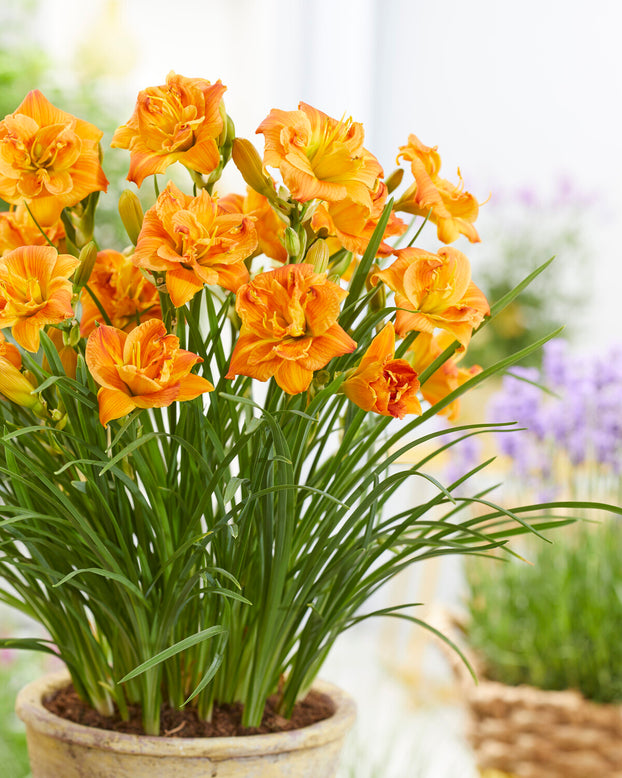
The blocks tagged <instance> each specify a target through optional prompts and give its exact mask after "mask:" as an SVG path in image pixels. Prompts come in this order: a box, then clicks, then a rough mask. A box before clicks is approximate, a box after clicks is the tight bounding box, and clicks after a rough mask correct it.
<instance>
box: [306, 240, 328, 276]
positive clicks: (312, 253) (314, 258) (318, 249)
mask: <svg viewBox="0 0 622 778" xmlns="http://www.w3.org/2000/svg"><path fill="white" fill-rule="evenodd" d="M329 260H330V252H329V250H328V246H327V244H326V241H325V240H322V239H321V238H319V239H318V240H316V241H315V243H314V244H313V245H312V246H311V248H310V249H309V251H307V256H306V257H305V261H306V262H308V263H309V264H310V265H313V268H314V270H315V272H316V273H325V272H326V271H327V269H328V262H329Z"/></svg>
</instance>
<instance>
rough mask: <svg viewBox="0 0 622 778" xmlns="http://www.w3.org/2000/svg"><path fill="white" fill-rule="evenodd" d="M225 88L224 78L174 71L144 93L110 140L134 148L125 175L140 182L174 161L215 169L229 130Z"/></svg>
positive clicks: (203, 170) (194, 167)
mask: <svg viewBox="0 0 622 778" xmlns="http://www.w3.org/2000/svg"><path fill="white" fill-rule="evenodd" d="M226 89H227V87H225V86H223V85H222V84H221V82H220V81H217V82H216V83H215V84H211V83H210V82H209V81H206V80H205V79H204V78H186V77H185V76H180V75H177V74H176V73H173V72H170V73H169V74H168V76H167V77H166V84H163V85H162V86H152V87H148V88H147V89H145V90H144V91H142V92H140V93H139V95H138V99H137V100H136V107H135V109H134V113H133V114H132V116H131V118H130V120H129V121H128V122H127V124H124V125H122V126H121V127H119V128H118V129H117V130H116V132H115V134H114V135H113V137H112V143H111V144H110V145H111V146H112V147H113V148H120V149H129V150H130V170H129V173H128V176H127V180H128V181H134V182H135V183H136V184H137V186H140V185H141V184H142V182H143V181H144V180H145V178H146V177H147V176H151V175H153V174H154V173H163V172H164V171H165V170H166V169H167V167H169V165H172V164H173V163H174V162H181V163H182V165H185V166H186V167H187V168H189V169H190V170H196V171H197V172H198V173H205V174H208V173H211V172H212V171H213V170H215V169H216V168H217V167H218V165H219V164H220V149H219V143H218V141H219V138H220V136H221V134H222V132H223V130H225V129H226V118H225V109H224V103H223V101H222V96H223V94H224V92H225V91H226Z"/></svg>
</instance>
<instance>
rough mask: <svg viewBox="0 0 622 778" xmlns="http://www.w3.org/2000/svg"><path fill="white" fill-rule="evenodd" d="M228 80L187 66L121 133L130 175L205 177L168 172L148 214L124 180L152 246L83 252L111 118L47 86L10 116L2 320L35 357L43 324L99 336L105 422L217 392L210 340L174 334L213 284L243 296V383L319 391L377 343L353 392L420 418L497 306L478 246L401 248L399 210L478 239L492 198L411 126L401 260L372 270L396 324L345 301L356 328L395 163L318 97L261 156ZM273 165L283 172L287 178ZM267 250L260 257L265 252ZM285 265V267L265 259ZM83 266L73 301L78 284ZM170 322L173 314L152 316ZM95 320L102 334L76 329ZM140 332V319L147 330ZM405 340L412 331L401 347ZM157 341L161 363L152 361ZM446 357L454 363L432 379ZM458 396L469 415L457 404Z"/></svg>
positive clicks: (67, 335) (117, 141) (273, 115)
mask: <svg viewBox="0 0 622 778" xmlns="http://www.w3.org/2000/svg"><path fill="white" fill-rule="evenodd" d="M224 92H225V87H224V86H223V85H222V84H221V83H220V82H216V83H215V84H212V83H210V82H209V81H206V80H204V79H200V78H194V79H192V78H185V77H183V76H180V75H177V74H174V73H170V74H169V76H168V77H167V79H166V83H165V84H164V85H161V86H158V87H151V88H148V89H146V90H144V91H143V92H141V93H140V94H139V96H138V100H137V103H136V108H135V111H134V113H133V115H132V117H131V118H130V120H129V121H128V122H127V124H125V125H123V126H122V127H119V129H118V130H117V131H116V133H115V134H114V137H113V141H112V146H114V147H118V148H125V149H128V150H129V152H130V170H129V174H128V180H130V181H133V182H135V183H136V184H137V185H138V186H141V185H142V184H143V183H144V181H145V179H146V178H147V177H149V176H152V175H154V174H157V173H163V172H165V171H166V170H167V168H168V167H169V166H170V165H172V164H173V163H175V162H180V163H182V164H183V165H184V166H185V167H186V168H187V169H188V170H189V172H190V174H191V176H192V180H193V182H194V191H193V193H192V194H186V193H184V192H182V191H181V190H180V189H179V188H178V187H177V186H176V185H175V184H174V183H173V182H171V181H169V182H168V183H167V185H166V186H165V188H164V189H163V190H162V191H161V193H159V194H158V196H157V199H156V201H155V203H154V204H153V206H152V207H151V208H149V210H147V212H146V213H145V214H144V217H143V214H142V209H141V206H140V204H139V203H138V201H137V199H136V198H135V196H133V195H132V193H131V192H129V191H128V192H126V193H124V198H123V202H122V203H121V204H120V210H121V216H122V218H123V220H124V223H125V225H126V228H127V230H128V234H129V235H130V237H131V238H132V240H133V242H134V243H135V247H134V246H132V247H131V248H130V249H129V250H126V251H124V252H123V253H121V252H119V251H117V250H115V249H113V248H110V247H105V248H103V249H101V250H99V251H98V252H97V253H96V257H95V258H94V259H93V256H87V255H88V252H86V253H85V248H84V247H86V245H87V244H88V240H87V239H89V238H90V237H91V235H89V234H88V228H89V224H90V222H92V210H93V207H94V205H93V204H94V203H95V202H96V196H97V194H98V193H99V191H101V190H105V189H106V186H107V181H106V177H105V175H104V173H103V170H102V168H101V165H100V159H99V153H98V141H99V140H100V138H101V132H100V131H99V130H97V129H96V128H95V127H93V126H92V125H90V124H88V123H87V122H84V121H81V120H79V119H76V118H75V117H73V116H70V115H69V114H66V113H64V112H63V111H61V110H59V109H57V108H55V107H54V106H52V105H51V104H50V103H49V102H48V101H47V100H46V98H45V97H43V95H41V94H40V93H39V92H36V91H35V92H32V93H30V94H29V95H28V97H27V98H26V99H25V100H24V102H23V103H22V104H21V105H20V106H19V107H18V108H17V109H16V110H15V112H14V113H13V114H11V115H10V116H7V117H6V118H5V119H4V120H3V121H2V122H0V195H1V196H2V197H4V199H5V200H6V201H7V203H11V210H9V211H8V212H6V213H4V214H3V215H2V219H1V220H0V254H1V255H2V256H1V259H0V327H2V328H11V334H12V337H13V338H14V339H15V341H16V342H17V343H18V344H19V345H20V346H22V347H23V348H24V349H26V350H27V351H30V352H36V351H37V350H38V348H39V340H40V338H39V334H40V331H41V330H42V329H44V328H45V329H47V331H48V334H50V337H52V330H51V329H50V328H57V329H58V330H60V332H61V333H64V335H63V336H62V348H63V349H65V351H66V350H67V349H69V350H71V349H73V350H74V351H75V352H76V354H77V353H79V352H81V351H84V350H85V352H86V356H87V365H88V367H89V370H90V372H91V374H92V376H93V378H94V379H95V380H96V382H97V383H98V384H99V386H100V390H99V395H98V397H99V403H100V418H101V421H102V423H103V424H105V425H106V424H108V422H109V421H111V420H112V419H117V418H121V417H123V416H125V415H126V414H127V413H129V412H130V410H131V409H133V408H136V407H139V408H146V407H160V406H161V405H166V404H169V403H170V402H173V401H174V400H184V399H189V398H190V397H194V396H196V395H195V394H194V390H193V391H187V390H186V389H184V388H183V386H184V382H191V383H193V386H194V388H195V389H196V388H198V386H199V385H200V386H202V387H203V388H202V389H201V391H202V392H205V391H208V389H207V386H208V385H209V386H210V387H211V383H210V382H209V381H207V380H206V381H205V383H204V384H198V383H197V382H196V381H194V382H193V381H191V373H190V370H191V368H192V366H193V365H195V364H198V363H199V362H200V361H201V360H200V359H199V357H198V356H197V355H194V357H192V358H190V357H184V358H183V359H180V361H176V360H175V358H173V356H172V351H171V348H172V347H171V346H170V342H169V339H170V338H173V339H174V338H175V337H176V335H175V332H174V331H173V332H172V333H170V334H169V330H168V327H169V325H170V324H171V323H173V322H176V321H177V320H178V316H177V315H174V314H173V313H172V311H173V309H175V310H182V311H183V310H185V306H187V305H189V304H191V303H192V302H193V300H194V299H195V297H196V296H197V295H198V293H200V292H202V290H203V289H204V288H208V289H211V290H213V292H212V293H213V294H215V295H216V297H217V298H218V299H224V298H222V297H219V294H220V295H222V294H225V293H227V292H230V293H232V294H233V295H235V312H236V314H237V316H238V317H239V322H240V328H239V336H238V337H237V338H236V340H235V343H234V348H233V352H232V354H231V359H230V363H229V367H228V371H227V373H226V378H227V379H234V378H235V377H236V376H248V377H251V378H254V379H256V380H259V381H267V380H268V379H270V378H274V380H275V381H276V383H277V384H278V386H279V387H280V388H281V389H282V390H283V391H285V392H286V393H288V394H291V395H295V394H298V393H301V392H307V391H309V390H310V388H311V385H312V382H313V381H314V378H315V377H316V376H317V375H318V372H319V371H323V370H324V369H325V368H327V367H329V366H330V365H331V364H332V365H334V364H337V363H336V360H337V358H339V357H342V356H344V355H347V354H351V353H354V352H356V353H358V350H360V349H361V347H363V352H362V353H361V356H360V358H359V359H358V360H357V362H356V364H355V365H354V366H353V367H351V368H349V369H346V370H345V371H344V380H343V387H342V391H343V392H344V393H345V394H346V396H347V397H348V398H349V399H350V400H351V401H352V402H354V403H355V404H357V405H358V406H360V407H361V408H363V409H365V410H367V411H373V412H375V413H378V414H381V415H387V416H394V417H399V418H402V417H403V416H404V415H405V414H413V413H414V414H418V413H421V405H420V398H422V399H426V400H428V401H430V402H431V403H432V404H434V403H437V402H439V401H441V400H443V398H444V397H446V396H447V395H449V394H450V393H451V392H453V391H455V390H456V389H458V388H459V387H460V386H461V385H462V384H463V383H464V382H465V381H466V380H468V378H470V377H471V376H472V375H474V373H475V372H476V369H471V370H465V369H463V368H459V367H458V366H457V361H458V357H456V356H452V354H453V353H454V352H455V351H456V348H457V347H458V345H459V348H460V354H459V355H458V356H462V352H464V349H465V348H466V347H467V346H468V344H469V341H470V339H471V336H472V333H473V332H474V330H476V329H477V328H478V326H479V325H480V324H481V323H482V321H483V319H484V317H485V316H486V315H487V314H488V313H489V307H488V303H487V301H486V299H485V297H484V295H483V294H482V292H481V291H480V289H479V288H478V287H477V286H476V285H475V283H474V282H473V281H472V279H471V269H470V264H469V261H468V259H467V258H466V256H465V255H464V254H463V253H462V252H460V251H458V250H457V249H455V248H453V247H450V246H446V247H445V248H442V249H440V250H439V251H438V253H430V252H428V251H425V250H423V249H418V248H413V247H405V248H393V247H392V246H391V245H390V244H389V243H387V239H389V238H391V237H395V236H399V235H401V234H403V233H404V232H405V230H406V224H405V223H404V222H403V221H402V220H401V219H399V218H398V216H397V215H396V214H397V211H399V210H401V211H404V212H410V213H413V214H419V215H422V216H424V217H427V218H429V219H430V220H431V221H432V222H433V223H435V224H436V225H437V228H438V237H439V238H440V239H441V240H442V241H444V242H445V243H450V242H453V241H454V240H455V239H456V238H458V237H459V235H461V234H463V235H466V237H468V238H469V240H472V241H473V240H479V238H478V236H477V233H476V232H475V230H474V228H473V221H474V220H475V218H476V216H477V208H478V205H477V201H476V200H475V199H474V198H473V196H472V195H470V194H468V193H466V192H463V191H462V188H461V186H460V187H458V186H454V185H453V184H450V183H449V182H448V181H447V180H445V179H442V178H440V177H439V175H438V171H439V168H440V157H439V155H438V152H437V150H436V148H430V147H427V146H424V145H423V144H422V143H421V142H420V141H419V140H418V139H417V138H416V137H415V136H414V135H411V136H410V138H409V141H408V144H407V145H405V146H403V147H402V148H401V149H400V153H399V155H398V161H399V160H400V159H403V160H405V161H407V162H410V164H411V170H412V174H413V178H414V182H413V183H412V184H411V185H410V186H409V187H408V189H407V191H406V192H405V193H404V195H403V196H402V197H401V198H400V199H399V200H398V202H397V203H396V205H395V207H394V210H393V211H390V212H389V214H388V216H387V217H386V218H385V220H384V226H383V231H382V234H381V235H380V241H377V246H376V249H375V251H374V258H376V259H377V261H378V262H381V261H382V259H383V258H384V259H385V261H386V258H392V260H393V261H392V262H390V264H388V265H387V266H386V267H384V268H383V267H381V266H379V265H375V266H374V267H370V271H371V272H370V273H369V277H368V288H369V290H370V292H369V305H370V306H371V308H372V309H375V310H378V309H379V305H380V307H382V302H381V301H382V300H384V299H386V296H387V294H390V293H391V292H393V293H394V297H395V307H396V309H397V313H396V315H395V321H394V323H392V322H386V321H385V322H382V321H381V320H380V319H378V320H377V322H376V330H377V332H378V334H377V336H376V337H375V338H374V339H372V340H371V342H370V340H369V337H368V336H364V337H363V338H362V342H360V339H355V338H354V337H353V334H354V329H355V326H354V325H355V323H356V320H355V319H353V318H352V317H348V316H346V319H347V322H348V324H349V328H344V326H343V324H342V323H341V324H340V321H343V318H344V313H345V309H344V307H343V304H344V301H345V300H346V298H348V289H347V287H344V285H343V281H344V279H349V278H351V276H352V273H353V272H354V270H355V269H356V267H357V263H358V258H359V257H360V256H361V255H363V254H364V253H365V251H366V249H367V247H368V245H369V243H370V240H371V238H372V235H373V234H374V231H375V230H376V229H377V227H378V224H379V222H380V220H381V218H382V217H383V213H384V212H385V207H386V203H387V197H388V191H389V190H388V186H387V183H386V182H385V180H384V173H383V169H382V167H381V165H380V163H379V162H378V160H377V159H376V158H375V157H374V156H373V154H371V152H369V151H368V150H367V149H366V148H365V147H364V145H363V144H364V132H363V127H362V126H361V125H360V124H359V123H357V122H354V121H352V120H351V119H347V120H344V119H342V120H335V119H332V118H331V117H329V116H327V115H326V114H324V113H322V112H321V111H319V110H317V109H315V108H312V107H311V106H309V105H306V104H305V103H301V104H300V106H299V108H298V110H295V111H283V110H278V109H273V110H272V111H271V112H270V113H269V115H268V116H267V117H266V118H265V119H264V121H263V122H262V123H261V124H260V125H259V127H258V129H257V132H258V133H260V134H262V135H263V136H264V139H265V151H264V157H263V160H260V159H259V155H258V153H257V152H256V151H255V149H254V147H253V146H252V145H251V144H249V143H248V141H244V140H243V139H236V138H235V137H234V129H233V123H232V122H231V119H230V118H229V117H228V116H227V114H226V112H225V108H224V102H223V95H224ZM232 152H233V156H234V160H235V162H236V164H237V165H238V167H239V168H240V170H241V172H242V174H243V176H244V177H245V179H246V181H247V182H248V183H249V188H248V191H247V193H246V194H245V195H235V194H227V195H226V196H223V197H219V196H217V195H216V194H215V193H214V189H213V187H214V184H215V182H216V181H217V179H218V177H219V176H220V173H221V171H222V169H223V167H224V165H225V164H226V163H227V161H228V160H229V158H230V156H231V154H232ZM270 168H271V169H274V170H276V171H278V173H279V175H280V177H281V180H282V185H281V188H280V189H279V184H278V183H277V182H276V181H275V180H274V179H273V178H272V176H271V174H270V173H269V172H268V169H270ZM400 173H403V171H400ZM197 190H198V191H197ZM63 209H64V210H63ZM61 214H62V215H63V218H62V219H61V218H60V217H61ZM87 217H89V218H90V221H89V218H87ZM91 232H92V231H91ZM81 249H82V252H81ZM63 251H68V252H69V253H62V252H63ZM90 254H91V255H93V251H92V250H91V252H90ZM261 254H263V255H264V260H263V262H264V266H262V267H260V270H261V271H262V272H257V271H256V270H255V269H254V268H255V266H254V264H253V258H254V257H256V256H258V255H261ZM87 260H88V261H87ZM270 261H272V262H275V263H276V264H277V265H281V267H273V268H272V269H269V266H268V269H266V267H265V263H266V262H268V263H269V262H270ZM78 265H80V270H79V271H78V273H76V275H75V276H74V286H73V291H74V295H73V298H72V285H71V282H70V280H69V279H70V278H71V276H72V274H73V273H74V271H76V268H77V267H78ZM219 288H220V290H221V292H220V293H219V292H217V291H216V290H217V289H219ZM374 306H375V308H374ZM361 312H362V309H361V308H360V307H359V309H358V313H359V314H361ZM359 318H360V316H359ZM154 319H155V320H158V321H159V322H160V324H159V325H158V326H157V327H155V326H154V325H153V322H152V323H151V324H149V322H150V321H152V320H154ZM78 320H79V334H80V336H81V337H82V338H89V341H88V344H87V345H86V346H85V345H84V344H81V343H80V342H79V340H78V339H76V337H74V336H73V335H71V333H72V332H73V329H75V326H76V322H77V321H78ZM98 327H100V329H99V330H98V329H97V328H98ZM134 328H141V333H142V334H141V335H140V336H139V337H136V338H134V336H132V331H133V329H134ZM174 329H175V325H173V330H174ZM104 333H105V334H104ZM145 333H148V334H149V337H152V338H153V339H154V340H153V342H152V343H148V342H146V341H145V340H144V338H145V337H146V335H145ZM128 334H129V337H128V338H127V339H126V336H128ZM54 337H55V338H56V339H58V336H56V335H55V336H54ZM396 337H397V338H399V339H401V340H402V341H403V342H404V347H403V348H401V349H400V355H399V357H398V358H396V357H395V348H396V347H395V338H396ZM366 339H367V343H366V342H365V341H366ZM454 341H455V342H456V346H455V347H454V348H453V349H452V348H451V344H452V343H454ZM164 344H166V345H164ZM446 349H449V350H448V351H446ZM126 352H128V353H126ZM129 352H132V354H134V352H136V354H135V355H134V356H129ZM146 353H149V354H151V357H150V358H151V359H152V360H153V361H154V362H153V365H151V366H150V367H149V369H148V370H147V365H146V363H144V359H145V354H146ZM180 353H181V352H180ZM184 353H185V352H184ZM443 353H445V359H444V360H441V362H438V358H439V357H440V355H441V354H443ZM155 354H158V355H159V356H157V357H156V356H154V355H155ZM164 355H166V356H164ZM65 357H67V354H65ZM161 360H163V361H162V364H160V361H161ZM432 363H435V368H436V369H435V370H434V371H433V373H432V375H430V376H428V380H427V381H426V382H425V384H420V381H419V378H418V376H419V375H420V374H421V373H422V372H423V371H424V370H426V369H427V368H428V367H429V366H430V365H431V364H432ZM68 364H69V362H68ZM113 365H114V366H115V368H114V373H115V374H114V376H112V375H111V374H110V370H112V366H113ZM130 365H131V366H132V371H130V372H128V371H129V370H130ZM156 365H157V366H156ZM180 365H183V366H184V367H183V370H184V371H185V372H184V373H183V375H182V374H181V373H179V371H180V369H181V368H180ZM107 366H110V370H109V368H108V367H107ZM145 370H147V372H144V371H145ZM163 371H164V373H165V377H164V378H163V375H164V373H163ZM147 373H148V374H149V376H148V378H149V380H148V381H147V378H146V376H147ZM322 375H323V374H322ZM137 376H143V379H144V380H143V379H140V380H139V379H138V378H137ZM173 378H174V379H175V380H174V381H173V383H174V385H175V386H176V387H177V388H176V390H175V391H173V390H172V388H171V381H172V379H173ZM163 387H167V388H166V391H164V389H163ZM111 392H113V393H115V394H114V395H111V394H110V393H111ZM121 395H123V397H124V398H125V399H123V400H121ZM113 396H114V398H115V400H114V401H112V399H111V398H112V397H113ZM439 410H440V411H442V412H444V413H447V414H449V415H450V416H455V414H456V410H457V404H456V401H455V400H454V401H452V402H451V403H448V405H447V407H446V408H440V409H439Z"/></svg>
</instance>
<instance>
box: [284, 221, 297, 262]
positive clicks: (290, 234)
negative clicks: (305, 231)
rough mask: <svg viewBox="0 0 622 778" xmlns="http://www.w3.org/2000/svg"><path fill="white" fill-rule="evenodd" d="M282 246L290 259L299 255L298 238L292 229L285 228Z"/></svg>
mask: <svg viewBox="0 0 622 778" xmlns="http://www.w3.org/2000/svg"><path fill="white" fill-rule="evenodd" d="M283 245H284V246H285V249H286V251H287V253H288V255H289V256H290V257H298V255H299V254H300V238H299V237H298V233H297V232H296V230H295V229H294V228H293V227H286V228H285V232H284V233H283Z"/></svg>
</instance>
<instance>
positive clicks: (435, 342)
mask: <svg viewBox="0 0 622 778" xmlns="http://www.w3.org/2000/svg"><path fill="white" fill-rule="evenodd" d="M453 341H454V338H453V336H452V335H451V334H450V333H448V332H439V333H438V334H437V335H432V334H431V333H429V332H420V333H419V334H418V335H417V337H416V338H415V341H414V343H413V344H412V345H411V347H410V348H409V350H408V355H409V357H410V359H411V360H412V364H413V367H414V369H415V370H416V371H417V372H418V373H419V375H421V373H423V371H424V370H425V369H426V368H427V367H428V366H429V365H431V364H432V362H434V360H435V359H436V358H437V357H439V356H440V355H441V354H442V353H443V351H444V350H445V349H446V348H447V347H448V346H450V345H451V344H452V343H453ZM464 353H465V352H464V350H463V349H458V351H456V352H454V354H453V356H451V357H449V359H447V360H445V362H443V364H442V365H441V366H440V367H439V368H438V370H435V371H434V373H432V375H431V376H430V377H429V378H428V379H427V380H426V381H425V382H424V383H423V384H422V386H421V394H422V395H423V397H424V399H425V400H427V401H428V402H429V403H430V405H435V404H436V403H437V402H439V401H440V400H443V399H444V398H445V397H447V395H448V394H450V392H453V391H454V390H455V389H457V388H458V387H460V386H462V384H464V383H466V381H468V380H469V378H472V377H473V376H474V375H477V374H478V373H481V370H482V368H481V367H480V366H479V365H473V366H472V367H469V368H464V367H459V365H458V362H459V361H460V360H461V359H462V357H463V356H464ZM459 411H460V400H459V399H456V400H454V401H453V402H451V403H450V404H449V405H446V406H445V407H444V408H443V409H442V410H441V411H439V413H440V414H441V415H443V416H447V418H449V419H450V420H451V421H455V420H456V419H457V418H458V413H459Z"/></svg>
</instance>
